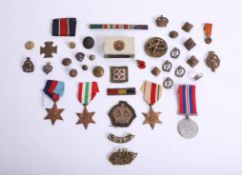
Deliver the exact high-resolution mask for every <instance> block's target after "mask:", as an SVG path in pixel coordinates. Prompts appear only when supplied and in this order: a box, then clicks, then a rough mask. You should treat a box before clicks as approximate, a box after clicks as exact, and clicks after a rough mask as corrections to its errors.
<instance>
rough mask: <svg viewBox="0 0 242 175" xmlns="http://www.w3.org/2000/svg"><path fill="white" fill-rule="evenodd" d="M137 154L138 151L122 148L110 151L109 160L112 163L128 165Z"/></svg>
mask: <svg viewBox="0 0 242 175" xmlns="http://www.w3.org/2000/svg"><path fill="white" fill-rule="evenodd" d="M137 155H138V153H134V152H130V151H128V150H127V149H126V148H124V149H121V150H120V149H119V150H118V151H117V152H114V153H112V154H111V156H110V157H109V160H110V162H111V163H112V164H113V165H128V164H130V163H131V162H132V161H133V160H134V159H135V158H136V156H137Z"/></svg>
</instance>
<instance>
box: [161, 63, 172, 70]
mask: <svg viewBox="0 0 242 175" xmlns="http://www.w3.org/2000/svg"><path fill="white" fill-rule="evenodd" d="M171 68H172V63H171V62H170V61H168V60H166V61H165V62H164V63H163V64H162V70H163V71H164V72H170V71H171Z"/></svg>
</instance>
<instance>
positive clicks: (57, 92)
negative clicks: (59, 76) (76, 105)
mask: <svg viewBox="0 0 242 175" xmlns="http://www.w3.org/2000/svg"><path fill="white" fill-rule="evenodd" d="M64 87H65V84H64V82H62V81H55V80H47V82H46V85H45V88H44V90H43V91H44V93H45V94H46V95H47V96H49V97H50V98H51V99H52V100H53V101H54V105H53V107H52V108H47V109H46V110H47V112H48V115H47V116H46V117H45V120H47V119H50V120H51V123H52V125H54V124H55V122H56V120H63V118H62V116H61V113H62V112H63V111H64V109H58V107H57V104H56V103H57V101H58V100H59V99H60V97H61V96H62V95H63V94H64Z"/></svg>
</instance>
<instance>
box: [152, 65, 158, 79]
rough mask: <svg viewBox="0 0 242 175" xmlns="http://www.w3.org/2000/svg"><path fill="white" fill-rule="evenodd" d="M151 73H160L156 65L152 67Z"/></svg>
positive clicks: (155, 74) (156, 74)
mask: <svg viewBox="0 0 242 175" xmlns="http://www.w3.org/2000/svg"><path fill="white" fill-rule="evenodd" d="M151 73H152V74H153V75H154V76H156V77H157V76H158V75H160V69H159V68H158V67H154V68H153V69H152V71H151Z"/></svg>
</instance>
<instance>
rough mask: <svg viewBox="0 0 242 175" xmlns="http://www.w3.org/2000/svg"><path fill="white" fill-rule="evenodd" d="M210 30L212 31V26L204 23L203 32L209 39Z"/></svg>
mask: <svg viewBox="0 0 242 175" xmlns="http://www.w3.org/2000/svg"><path fill="white" fill-rule="evenodd" d="M212 29H213V24H211V23H206V24H205V25H204V32H205V35H206V36H207V37H210V36H211V35H212Z"/></svg>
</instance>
